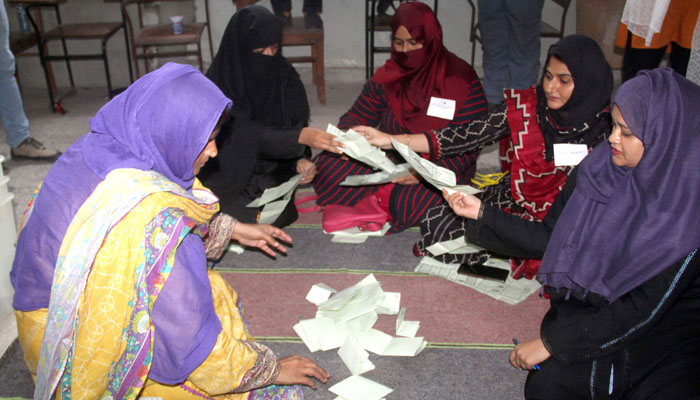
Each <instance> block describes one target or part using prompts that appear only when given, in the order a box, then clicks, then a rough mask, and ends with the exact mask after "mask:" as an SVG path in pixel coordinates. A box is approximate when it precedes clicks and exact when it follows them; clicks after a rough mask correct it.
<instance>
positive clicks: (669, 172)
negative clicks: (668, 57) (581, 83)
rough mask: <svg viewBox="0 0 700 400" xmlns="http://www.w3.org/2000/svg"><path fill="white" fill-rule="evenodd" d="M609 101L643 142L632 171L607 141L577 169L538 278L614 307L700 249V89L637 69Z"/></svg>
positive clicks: (671, 75)
mask: <svg viewBox="0 0 700 400" xmlns="http://www.w3.org/2000/svg"><path fill="white" fill-rule="evenodd" d="M613 103H614V104H615V105H617V107H618V108H619V109H620V112H621V113H622V117H623V118H624V120H625V122H626V123H627V125H628V127H629V128H630V130H631V131H632V133H633V134H634V135H635V136H636V137H637V138H639V139H640V140H641V141H642V143H643V144H644V154H643V156H642V159H641V161H640V162H639V164H638V165H637V166H636V167H634V168H626V167H618V166H616V165H615V164H614V163H613V162H612V156H611V147H610V144H609V143H608V142H605V143H602V144H600V145H598V146H597V147H596V148H595V149H594V150H593V151H592V152H591V154H589V155H588V156H587V157H586V158H585V159H584V160H583V162H582V163H581V165H580V167H579V172H578V180H577V182H576V189H575V190H574V193H573V194H572V196H571V198H570V200H569V201H568V203H567V205H566V207H565V208H564V211H563V212H562V214H561V216H560V217H559V220H558V221H557V225H556V226H555V228H554V232H552V237H551V239H550V241H549V245H548V246H547V251H546V252H545V255H544V257H543V259H542V266H541V267H540V270H539V273H538V279H539V280H540V281H541V282H542V284H543V285H545V286H549V287H553V288H567V289H570V290H572V291H573V292H574V294H576V295H579V296H580V295H585V293H586V292H593V293H596V294H598V295H600V296H603V297H604V298H606V299H607V300H608V301H610V302H613V301H615V300H617V299H618V298H620V297H621V296H622V295H624V294H625V293H627V292H629V291H630V290H632V289H634V288H636V287H638V286H639V285H641V284H642V283H644V282H646V281H647V280H649V279H651V278H652V277H654V276H655V275H657V274H659V273H660V272H661V271H663V270H664V269H666V268H668V267H669V266H670V265H671V264H672V263H674V262H676V261H678V260H680V259H681V258H683V257H685V256H686V255H688V254H689V253H690V252H691V251H692V250H693V249H695V248H697V247H699V246H700V229H698V227H700V208H699V205H700V162H698V160H699V159H700V112H699V111H698V110H700V87H698V86H697V85H695V84H693V83H691V82H690V81H688V80H687V79H685V78H683V77H682V76H681V75H678V74H676V73H675V72H673V70H671V69H656V70H652V71H643V72H641V73H640V74H639V75H637V76H636V77H635V78H634V79H631V80H629V81H627V82H625V83H624V84H623V85H622V86H621V87H620V88H619V89H618V90H617V92H616V93H615V96H614V97H613Z"/></svg>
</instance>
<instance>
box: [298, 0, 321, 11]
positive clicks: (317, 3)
mask: <svg viewBox="0 0 700 400" xmlns="http://www.w3.org/2000/svg"><path fill="white" fill-rule="evenodd" d="M302 11H304V12H305V13H309V14H311V13H316V14H320V13H322V12H323V0H304V7H303V8H302Z"/></svg>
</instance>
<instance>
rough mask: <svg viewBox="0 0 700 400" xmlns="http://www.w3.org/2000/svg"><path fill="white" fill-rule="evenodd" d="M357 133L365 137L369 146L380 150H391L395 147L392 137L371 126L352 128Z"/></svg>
mask: <svg viewBox="0 0 700 400" xmlns="http://www.w3.org/2000/svg"><path fill="white" fill-rule="evenodd" d="M352 130H354V131H355V132H357V133H359V134H360V135H362V136H364V138H365V139H367V141H368V142H369V144H371V145H374V146H377V147H379V148H380V149H391V148H392V147H393V146H392V144H391V135H389V134H388V133H384V132H382V131H380V130H379V129H375V128H372V127H371V126H363V125H360V126H356V127H354V128H352Z"/></svg>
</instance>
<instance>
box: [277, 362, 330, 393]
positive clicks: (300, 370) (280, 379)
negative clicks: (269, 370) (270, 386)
mask: <svg viewBox="0 0 700 400" xmlns="http://www.w3.org/2000/svg"><path fill="white" fill-rule="evenodd" d="M279 363H280V373H279V375H277V379H275V381H274V382H273V383H274V384H275V385H306V386H310V387H312V388H313V389H314V390H315V389H316V382H314V380H313V379H311V378H312V377H313V378H316V379H317V380H319V381H321V382H323V383H326V382H327V381H328V378H329V377H330V374H328V372H326V370H325V369H323V368H321V367H320V366H319V365H318V364H316V363H315V362H313V361H311V360H309V359H308V358H306V357H302V356H297V355H293V356H289V357H285V358H282V359H280V360H279Z"/></svg>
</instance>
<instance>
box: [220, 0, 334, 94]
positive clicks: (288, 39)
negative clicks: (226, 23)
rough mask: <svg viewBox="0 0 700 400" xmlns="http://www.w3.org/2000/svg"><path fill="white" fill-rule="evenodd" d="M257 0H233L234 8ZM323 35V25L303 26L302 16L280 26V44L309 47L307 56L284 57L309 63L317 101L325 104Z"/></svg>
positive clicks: (239, 7) (292, 60) (237, 8)
mask: <svg viewBox="0 0 700 400" xmlns="http://www.w3.org/2000/svg"><path fill="white" fill-rule="evenodd" d="M257 1H258V0H234V3H235V4H236V10H240V9H241V8H243V7H245V6H249V5H251V4H254V3H256V2H257ZM323 36H324V35H323V27H321V28H312V29H309V28H306V27H305V26H304V17H292V23H291V24H290V25H287V24H285V25H284V26H283V28H282V43H281V45H282V46H283V47H284V46H287V47H295V46H310V47H311V55H309V56H295V57H286V59H287V61H289V62H290V63H307V62H308V63H311V71H312V74H313V83H314V85H316V93H317V96H318V101H319V103H321V104H326V78H325V66H324V62H323V57H324V55H323V46H324V41H323Z"/></svg>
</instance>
